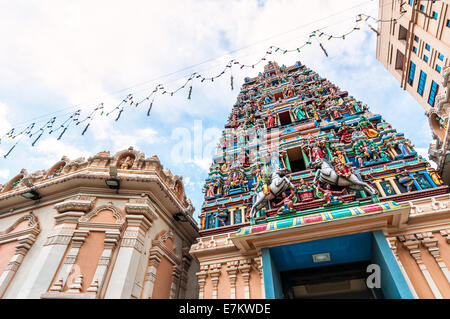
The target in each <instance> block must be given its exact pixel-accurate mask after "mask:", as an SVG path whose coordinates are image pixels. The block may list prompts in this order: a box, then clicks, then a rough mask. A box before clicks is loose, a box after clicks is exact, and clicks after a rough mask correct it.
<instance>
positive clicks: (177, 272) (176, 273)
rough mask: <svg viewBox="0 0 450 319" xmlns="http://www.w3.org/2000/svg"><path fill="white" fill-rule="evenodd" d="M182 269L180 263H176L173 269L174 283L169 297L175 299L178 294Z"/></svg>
mask: <svg viewBox="0 0 450 319" xmlns="http://www.w3.org/2000/svg"><path fill="white" fill-rule="evenodd" d="M180 274H181V270H180V267H179V266H178V265H174V266H173V269H172V283H171V285H170V296H169V299H175V298H176V296H177V289H178V282H179V279H180Z"/></svg>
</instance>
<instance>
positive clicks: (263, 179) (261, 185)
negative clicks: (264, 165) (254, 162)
mask: <svg viewBox="0 0 450 319" xmlns="http://www.w3.org/2000/svg"><path fill="white" fill-rule="evenodd" d="M254 175H255V181H256V184H255V187H254V188H253V191H254V192H255V193H258V192H261V191H262V192H263V193H264V194H266V195H267V194H269V192H270V187H269V184H270V183H269V175H268V174H263V173H262V172H261V168H260V166H257V167H256V169H255V171H254Z"/></svg>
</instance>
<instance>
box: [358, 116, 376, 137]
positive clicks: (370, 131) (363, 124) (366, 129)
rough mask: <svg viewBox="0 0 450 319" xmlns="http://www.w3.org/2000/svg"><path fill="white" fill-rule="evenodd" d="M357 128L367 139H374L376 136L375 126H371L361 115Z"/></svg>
mask: <svg viewBox="0 0 450 319" xmlns="http://www.w3.org/2000/svg"><path fill="white" fill-rule="evenodd" d="M358 127H359V128H360V129H361V131H362V132H363V133H364V135H366V136H367V137H368V138H375V137H377V136H378V132H377V130H376V129H375V126H373V124H372V123H371V122H370V121H369V120H367V119H366V118H365V117H364V116H362V115H361V116H360V118H359V123H358Z"/></svg>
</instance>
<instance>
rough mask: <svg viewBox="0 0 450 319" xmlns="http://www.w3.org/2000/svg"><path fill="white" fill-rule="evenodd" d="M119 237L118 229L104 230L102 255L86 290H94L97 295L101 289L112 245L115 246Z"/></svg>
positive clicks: (109, 260)
mask: <svg viewBox="0 0 450 319" xmlns="http://www.w3.org/2000/svg"><path fill="white" fill-rule="evenodd" d="M119 239H120V232H119V231H117V230H116V231H113V230H108V231H106V232H105V240H104V249H103V252H102V255H101V256H100V260H99V261H98V264H97V269H96V270H95V274H94V278H93V279H92V282H91V284H90V285H89V288H88V289H87V291H88V292H94V293H95V294H97V295H98V292H99V291H100V290H101V288H102V284H103V281H104V279H105V276H106V270H107V269H108V266H109V264H110V263H111V257H112V253H113V250H114V247H116V245H117V243H118V241H119Z"/></svg>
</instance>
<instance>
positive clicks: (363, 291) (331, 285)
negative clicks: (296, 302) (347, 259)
mask: <svg viewBox="0 0 450 319" xmlns="http://www.w3.org/2000/svg"><path fill="white" fill-rule="evenodd" d="M369 264H370V262H369V261H362V262H354V263H346V264H338V265H332V266H324V267H314V268H307V269H296V270H290V271H283V272H280V276H281V282H282V286H283V293H284V296H285V298H288V299H299V298H301V299H382V298H384V296H383V293H382V291H381V289H371V288H368V287H367V285H366V279H367V276H368V273H367V271H366V270H367V266H368V265H369Z"/></svg>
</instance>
